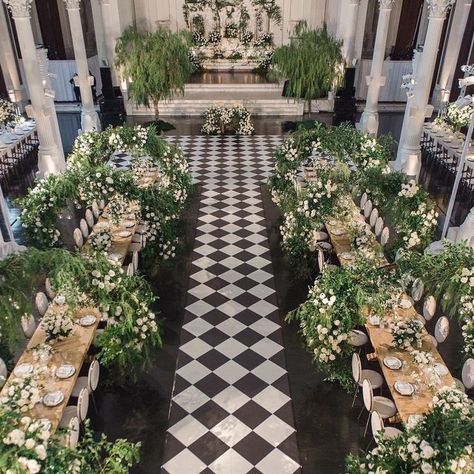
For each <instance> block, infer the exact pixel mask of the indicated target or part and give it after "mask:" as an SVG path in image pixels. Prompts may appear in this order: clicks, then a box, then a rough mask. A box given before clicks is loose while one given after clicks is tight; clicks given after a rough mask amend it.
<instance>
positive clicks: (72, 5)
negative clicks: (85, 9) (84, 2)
mask: <svg viewBox="0 0 474 474" xmlns="http://www.w3.org/2000/svg"><path fill="white" fill-rule="evenodd" d="M64 3H65V4H66V10H79V8H81V0H64Z"/></svg>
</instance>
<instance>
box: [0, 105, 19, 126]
mask: <svg viewBox="0 0 474 474" xmlns="http://www.w3.org/2000/svg"><path fill="white" fill-rule="evenodd" d="M19 118H20V117H19V115H18V114H17V113H16V111H15V106H14V105H13V103H12V102H10V101H9V100H6V99H2V98H0V125H2V126H5V125H8V124H11V123H15V122H16V121H17V120H18V119H19Z"/></svg>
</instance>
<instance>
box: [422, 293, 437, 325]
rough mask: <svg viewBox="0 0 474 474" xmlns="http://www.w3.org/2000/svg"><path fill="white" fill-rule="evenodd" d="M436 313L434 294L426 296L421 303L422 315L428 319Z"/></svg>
mask: <svg viewBox="0 0 474 474" xmlns="http://www.w3.org/2000/svg"><path fill="white" fill-rule="evenodd" d="M435 313H436V300H435V297H434V296H431V295H430V296H428V297H427V298H425V301H424V303H423V317H424V318H425V319H426V320H427V321H430V320H431V319H433V316H434V315H435Z"/></svg>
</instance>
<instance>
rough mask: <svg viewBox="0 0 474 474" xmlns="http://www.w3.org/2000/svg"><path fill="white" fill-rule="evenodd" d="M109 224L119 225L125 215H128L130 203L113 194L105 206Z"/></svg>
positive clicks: (122, 197)
mask: <svg viewBox="0 0 474 474" xmlns="http://www.w3.org/2000/svg"><path fill="white" fill-rule="evenodd" d="M107 211H108V213H109V217H110V220H111V222H112V223H113V224H114V225H119V224H120V221H121V220H122V219H123V218H124V216H125V215H126V214H129V213H130V201H129V200H128V199H126V198H125V197H124V196H122V195H120V194H115V195H114V196H113V197H112V199H111V200H110V201H109V203H108V205H107Z"/></svg>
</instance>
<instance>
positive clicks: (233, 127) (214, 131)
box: [201, 105, 254, 135]
mask: <svg viewBox="0 0 474 474" xmlns="http://www.w3.org/2000/svg"><path fill="white" fill-rule="evenodd" d="M251 117H252V116H251V114H250V112H249V111H248V110H247V109H246V108H245V107H244V106H243V105H235V106H233V107H221V106H215V105H213V106H211V107H209V109H207V111H206V112H205V113H204V124H203V126H202V128H201V132H202V133H205V134H206V135H218V134H221V135H224V134H225V133H235V134H236V135H252V133H253V132H254V127H253V124H252V118H251Z"/></svg>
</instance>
